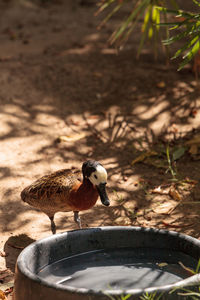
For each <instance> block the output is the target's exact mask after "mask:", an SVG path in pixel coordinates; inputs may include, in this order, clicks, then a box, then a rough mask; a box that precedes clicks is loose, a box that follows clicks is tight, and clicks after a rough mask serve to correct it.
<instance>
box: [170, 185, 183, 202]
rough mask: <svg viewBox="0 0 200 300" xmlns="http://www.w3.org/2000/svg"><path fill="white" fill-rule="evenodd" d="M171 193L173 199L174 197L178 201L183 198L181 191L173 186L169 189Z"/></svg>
mask: <svg viewBox="0 0 200 300" xmlns="http://www.w3.org/2000/svg"><path fill="white" fill-rule="evenodd" d="M169 195H170V196H171V197H172V199H174V200H176V201H181V200H182V196H181V195H180V194H179V192H178V191H177V190H176V189H175V187H173V186H172V187H171V188H170V190H169Z"/></svg>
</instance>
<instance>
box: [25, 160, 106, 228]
mask: <svg viewBox="0 0 200 300" xmlns="http://www.w3.org/2000/svg"><path fill="white" fill-rule="evenodd" d="M82 174H83V180H81V172H80V171H75V170H73V169H72V170H69V169H63V170H59V171H56V172H54V173H52V174H50V175H46V176H43V177H41V178H39V179H38V180H36V181H35V182H33V183H32V184H31V185H29V186H28V187H26V188H25V189H24V190H23V191H22V192H21V198H22V200H23V201H24V202H27V203H28V204H30V205H31V206H33V207H35V208H37V209H39V210H41V211H42V212H44V213H45V214H46V215H47V216H48V217H49V219H50V221H51V230H52V233H53V234H55V233H56V225H55V223H54V215H55V213H57V212H59V211H60V212H65V211H73V212H74V221H75V222H76V223H77V224H78V226H79V228H81V220H80V217H79V211H81V210H87V209H90V208H91V207H93V206H94V205H95V203H96V202H97V199H98V195H99V196H100V199H101V202H102V204H104V205H105V206H108V205H110V201H109V199H108V196H107V193H106V188H105V186H106V183H107V172H106V170H105V169H104V167H103V166H102V165H101V164H100V163H99V162H97V161H94V160H88V161H86V162H84V163H83V165H82Z"/></svg>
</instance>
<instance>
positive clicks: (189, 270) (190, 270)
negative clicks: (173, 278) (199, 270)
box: [178, 261, 195, 276]
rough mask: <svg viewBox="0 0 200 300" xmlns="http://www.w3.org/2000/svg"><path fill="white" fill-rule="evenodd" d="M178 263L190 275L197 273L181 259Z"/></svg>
mask: <svg viewBox="0 0 200 300" xmlns="http://www.w3.org/2000/svg"><path fill="white" fill-rule="evenodd" d="M178 263H179V265H180V266H181V267H182V268H183V269H184V270H186V271H187V272H188V273H189V275H190V276H191V275H194V274H195V272H194V271H193V270H192V269H190V268H188V267H186V266H185V265H184V264H183V263H182V262H181V261H179V262H178Z"/></svg>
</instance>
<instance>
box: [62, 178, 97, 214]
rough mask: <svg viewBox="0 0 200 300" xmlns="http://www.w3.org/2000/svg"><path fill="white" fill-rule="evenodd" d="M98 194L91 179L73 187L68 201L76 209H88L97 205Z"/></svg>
mask: <svg viewBox="0 0 200 300" xmlns="http://www.w3.org/2000/svg"><path fill="white" fill-rule="evenodd" d="M98 196H99V194H98V192H97V189H96V187H95V186H93V185H92V184H91V183H90V182H89V181H84V182H82V183H80V184H77V185H76V186H74V187H73V189H72V190H71V191H70V194H69V198H68V199H67V202H68V204H70V206H71V207H72V208H73V210H74V211H81V210H87V209H90V208H92V207H93V206H94V205H95V203H96V202H97V199H98Z"/></svg>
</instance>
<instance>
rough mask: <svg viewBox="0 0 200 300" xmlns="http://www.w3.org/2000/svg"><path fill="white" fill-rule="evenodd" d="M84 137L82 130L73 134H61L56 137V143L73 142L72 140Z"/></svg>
mask: <svg viewBox="0 0 200 300" xmlns="http://www.w3.org/2000/svg"><path fill="white" fill-rule="evenodd" d="M84 137H85V133H83V132H82V133H80V134H75V135H61V136H59V137H58V138H57V139H56V141H57V142H58V143H61V142H74V141H78V140H81V139H82V138H84Z"/></svg>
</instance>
